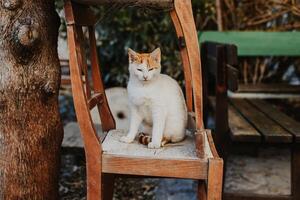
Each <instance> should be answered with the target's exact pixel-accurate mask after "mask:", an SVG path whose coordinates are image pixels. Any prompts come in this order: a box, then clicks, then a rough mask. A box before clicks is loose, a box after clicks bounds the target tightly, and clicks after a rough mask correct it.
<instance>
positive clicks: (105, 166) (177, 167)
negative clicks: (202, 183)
mask: <svg viewBox="0 0 300 200" xmlns="http://www.w3.org/2000/svg"><path fill="white" fill-rule="evenodd" d="M102 157H103V158H102V159H103V162H102V170H103V172H104V173H114V174H129V175H140V176H157V177H173V178H188V179H202V180H203V179H206V178H207V169H208V168H207V166H208V165H207V160H201V159H198V160H179V159H176V160H171V159H149V158H143V157H122V156H117V155H109V154H105V153H104V154H103V156H102ZM154 166H155V167H154Z"/></svg>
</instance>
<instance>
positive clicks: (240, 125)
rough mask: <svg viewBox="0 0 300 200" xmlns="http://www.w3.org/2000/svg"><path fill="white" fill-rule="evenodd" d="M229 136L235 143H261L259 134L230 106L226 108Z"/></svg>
mask: <svg viewBox="0 0 300 200" xmlns="http://www.w3.org/2000/svg"><path fill="white" fill-rule="evenodd" d="M228 117H229V118H228V123H229V127H230V136H231V139H232V140H233V141H236V142H255V143H260V142H261V141H262V136H261V134H260V133H259V132H258V131H257V130H256V129H255V128H254V127H253V126H252V124H250V123H249V122H248V121H247V120H246V119H245V118H244V117H243V116H242V115H241V114H240V113H239V112H238V111H237V110H236V109H235V108H234V107H233V106H232V105H229V107H228Z"/></svg>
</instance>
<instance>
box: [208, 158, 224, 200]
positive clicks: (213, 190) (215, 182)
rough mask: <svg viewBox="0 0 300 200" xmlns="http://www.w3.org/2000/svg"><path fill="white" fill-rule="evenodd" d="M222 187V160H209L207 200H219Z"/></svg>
mask: <svg viewBox="0 0 300 200" xmlns="http://www.w3.org/2000/svg"><path fill="white" fill-rule="evenodd" d="M222 185H223V160H222V159H220V158H211V159H209V168H208V182H207V199H208V200H221V199H222Z"/></svg>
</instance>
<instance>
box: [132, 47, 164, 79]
mask: <svg viewBox="0 0 300 200" xmlns="http://www.w3.org/2000/svg"><path fill="white" fill-rule="evenodd" d="M128 56H129V72H130V76H135V77H136V78H137V79H138V80H140V81H142V82H147V81H150V80H152V79H153V78H154V77H155V76H156V75H158V74H160V71H161V65H160V62H161V51H160V48H157V49H155V50H154V51H153V52H152V53H137V52H135V51H133V50H132V49H130V48H129V49H128Z"/></svg>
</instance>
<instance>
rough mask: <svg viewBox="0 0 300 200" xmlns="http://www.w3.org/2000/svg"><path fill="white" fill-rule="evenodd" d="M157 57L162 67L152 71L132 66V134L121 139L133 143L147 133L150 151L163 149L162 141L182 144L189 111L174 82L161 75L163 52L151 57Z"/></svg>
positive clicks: (154, 53)
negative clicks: (149, 140)
mask: <svg viewBox="0 0 300 200" xmlns="http://www.w3.org/2000/svg"><path fill="white" fill-rule="evenodd" d="M129 51H132V50H129ZM130 53H134V52H133V51H132V52H130ZM158 53H159V60H158V66H159V67H158V68H157V69H154V70H152V71H148V68H147V63H142V64H137V63H134V62H130V63H129V72H130V78H129V82H128V86H127V90H128V96H129V108H130V113H131V116H130V127H129V132H128V134H127V136H123V137H122V138H121V141H122V142H126V143H131V142H132V141H133V140H134V139H135V137H136V135H137V134H138V133H139V132H144V133H148V134H152V141H151V143H149V144H148V148H160V147H161V142H162V138H163V137H164V138H166V139H168V140H170V141H171V142H179V141H181V140H183V139H184V137H185V129H186V124H187V109H186V104H185V100H184V96H183V93H182V91H181V88H180V87H179V85H178V83H177V82H176V81H175V80H174V79H172V78H171V77H169V76H167V75H164V74H160V71H161V67H160V50H159V49H158V50H155V51H154V52H153V53H152V54H153V55H154V56H158V55H157V54H158ZM152 54H151V55H152ZM137 69H140V70H141V69H142V71H138V70H137ZM145 77H147V79H145Z"/></svg>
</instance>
